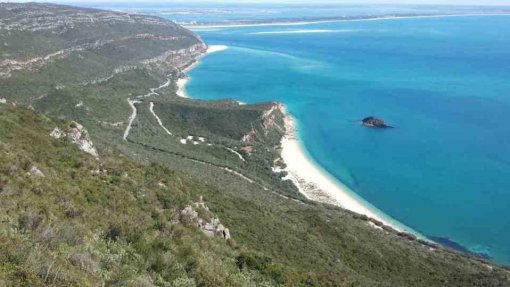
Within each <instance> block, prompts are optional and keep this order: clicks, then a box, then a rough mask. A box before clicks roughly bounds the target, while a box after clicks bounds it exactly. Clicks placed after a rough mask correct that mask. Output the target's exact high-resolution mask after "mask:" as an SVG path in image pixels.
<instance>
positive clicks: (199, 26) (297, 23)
mask: <svg viewBox="0 0 510 287" xmlns="http://www.w3.org/2000/svg"><path fill="white" fill-rule="evenodd" d="M473 16H510V14H508V13H470V14H467V13H466V14H436V15H414V16H379V17H367V18H359V19H356V18H355V19H332V20H311V21H304V20H303V21H294V22H269V23H246V24H238V23H226V24H223V23H216V24H193V25H192V24H185V23H183V24H182V25H183V26H184V27H185V28H187V29H190V30H192V31H202V30H207V29H219V28H241V27H264V26H304V25H310V24H324V23H337V22H362V21H384V20H398V19H417V18H443V17H473Z"/></svg>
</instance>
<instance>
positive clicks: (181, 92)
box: [176, 45, 228, 98]
mask: <svg viewBox="0 0 510 287" xmlns="http://www.w3.org/2000/svg"><path fill="white" fill-rule="evenodd" d="M226 49H228V46H226V45H211V46H207V51H206V52H205V53H204V54H202V56H204V55H208V54H211V53H216V52H220V51H223V50H226ZM199 61H200V59H198V60H197V61H196V62H195V63H193V64H191V65H190V66H188V67H187V68H186V69H184V70H183V71H182V76H181V77H179V78H178V79H177V83H176V84H177V91H176V94H177V96H179V97H181V98H189V97H188V95H187V94H186V84H187V83H188V81H189V79H190V78H189V76H188V75H186V73H187V72H189V71H191V70H192V69H193V68H195V67H196V66H197V65H198V63H199Z"/></svg>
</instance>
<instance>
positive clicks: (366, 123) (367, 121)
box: [361, 116, 392, 128]
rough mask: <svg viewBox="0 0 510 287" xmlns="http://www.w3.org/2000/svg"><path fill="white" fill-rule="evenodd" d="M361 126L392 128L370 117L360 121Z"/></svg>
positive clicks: (380, 120) (382, 121)
mask: <svg viewBox="0 0 510 287" xmlns="http://www.w3.org/2000/svg"><path fill="white" fill-rule="evenodd" d="M361 124H362V125H363V126H365V127H368V128H392V126H389V125H387V124H386V123H385V122H384V120H382V119H379V118H376V117H372V116H370V117H366V118H364V119H363V120H361Z"/></svg>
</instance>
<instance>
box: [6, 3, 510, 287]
mask: <svg viewBox="0 0 510 287" xmlns="http://www.w3.org/2000/svg"><path fill="white" fill-rule="evenodd" d="M62 9H63V8H62ZM0 10H1V9H0ZM66 11H67V12H66V13H71V14H72V9H71V12H69V10H66ZM58 13H63V12H62V11H60V12H58ZM0 14H1V11H0ZM0 16H1V15H0ZM140 21H142V20H140ZM97 25H100V24H97ZM172 27H173V26H172ZM173 29H174V28H171V29H169V28H168V27H166V28H161V27H160V26H159V25H148V24H140V23H138V24H133V25H131V24H129V25H125V26H124V25H110V24H108V25H100V26H97V27H95V26H92V27H91V26H84V27H80V26H78V27H77V28H76V29H74V30H71V32H68V33H67V34H64V35H66V37H63V38H62V37H60V36H58V37H57V36H55V35H54V34H51V33H50V34H44V33H34V35H28V36H27V35H26V33H22V35H16V34H15V33H2V35H0V36H1V37H2V39H3V40H5V41H7V42H9V43H11V42H13V43H18V45H21V44H19V43H23V42H24V41H34V42H33V43H31V45H26V46H23V45H21V46H20V47H23V49H25V50H23V49H21V50H16V49H11V48H5V47H2V48H1V49H6V50H2V52H3V55H6V54H13V53H14V52H15V51H23V53H26V54H27V55H29V56H33V54H34V53H38V52H41V49H42V48H40V49H32V48H31V47H37V46H38V45H42V44H41V43H44V42H51V43H52V45H50V46H49V48H48V49H50V48H51V49H60V48H62V47H65V46H66V45H70V42H72V41H75V40H76V39H89V37H99V38H104V37H117V36H118V37H120V36H125V35H133V33H135V34H136V33H147V32H150V33H153V34H162V35H173V34H172V33H175V32H178V33H179V34H182V35H184V36H185V41H181V40H179V42H178V43H167V42H165V41H156V42H154V40H147V39H136V40H133V41H134V42H130V43H129V45H128V46H126V45H125V43H124V42H123V41H118V42H117V43H115V44H111V45H109V46H104V47H102V48H101V49H99V50H87V51H81V52H76V53H73V54H71V56H70V57H68V58H65V59H62V60H59V61H55V62H51V63H49V64H48V65H46V66H44V67H43V68H41V69H38V70H37V71H32V72H27V71H20V72H16V73H14V74H13V77H12V78H9V79H2V80H0V82H1V84H2V91H0V98H7V99H8V101H9V102H10V101H17V102H18V103H21V104H25V105H32V106H33V107H34V108H35V109H36V110H38V111H41V112H43V113H45V114H47V115H49V116H50V117H51V118H54V119H57V118H58V119H61V120H77V121H79V122H80V123H82V124H84V125H85V126H86V127H87V129H88V130H89V132H90V134H91V136H92V138H93V140H94V142H95V143H96V145H97V146H98V147H99V151H100V155H101V159H102V161H104V162H105V165H106V168H107V169H108V170H109V172H108V174H107V175H105V176H101V177H97V176H93V175H91V173H90V171H91V170H95V169H96V168H97V166H98V162H97V161H95V160H93V159H91V158H90V157H88V156H86V155H83V154H82V153H81V152H79V151H77V150H76V148H75V147H73V146H70V145H68V144H65V143H64V142H62V141H54V140H51V138H49V137H48V134H49V132H50V130H51V129H52V128H53V127H54V126H55V125H57V124H55V123H51V122H50V120H48V119H47V118H45V117H42V116H37V115H34V114H33V113H32V112H30V111H26V110H23V109H14V110H10V109H8V108H6V107H5V106H0V111H1V114H0V127H1V132H0V141H1V143H2V145H1V147H2V152H1V156H2V158H1V159H2V160H1V161H0V163H1V164H2V166H1V168H2V170H1V171H0V172H1V178H2V180H3V181H7V184H5V185H4V190H6V191H3V192H2V193H0V197H2V200H0V204H2V208H1V209H0V212H2V214H1V216H2V224H1V225H0V227H1V228H2V233H1V234H2V236H3V237H2V240H1V241H0V242H1V244H2V249H1V251H0V252H2V254H5V255H6V256H5V257H1V258H2V259H3V260H4V261H0V262H1V267H0V270H1V272H2V273H1V274H2V276H3V278H4V279H3V280H7V281H5V282H11V283H13V285H16V283H14V282H16V281H15V280H21V279H23V278H26V280H29V281H30V280H31V281H30V282H40V283H41V282H42V284H51V283H54V284H56V285H69V283H70V282H75V284H76V285H87V284H93V285H96V284H97V283H98V282H103V281H106V282H107V283H109V284H118V285H125V284H127V283H128V282H131V283H130V284H134V285H136V286H139V285H143V284H146V285H149V286H150V284H158V285H162V286H164V284H163V283H165V282H166V283H169V284H171V282H174V280H184V281H186V280H188V279H187V278H193V279H194V280H195V282H196V283H197V284H199V285H204V286H217V285H224V284H231V285H248V284H250V282H251V283H253V282H256V284H257V285H260V284H262V283H263V282H265V283H267V284H274V283H277V282H279V283H283V284H285V285H331V286H338V285H347V286H348V285H354V286H360V285H361V286H378V285H380V286H445V285H447V286H504V285H505V284H509V281H508V280H509V278H508V273H507V272H506V271H503V270H502V269H500V268H498V267H493V268H494V269H493V270H491V269H490V268H489V267H487V266H486V264H485V263H484V262H482V261H479V260H475V259H473V258H471V257H468V256H465V255H461V254H458V253H456V252H452V251H449V250H445V249H442V248H438V249H434V250H430V249H429V247H427V246H425V245H423V244H419V243H418V242H416V241H412V240H411V241H410V240H408V239H406V238H403V237H401V236H398V235H397V234H395V233H393V232H385V231H384V232H383V231H379V230H376V229H374V228H373V227H370V226H369V225H368V223H367V222H366V219H365V220H364V219H363V218H361V219H360V216H357V215H354V214H352V213H350V212H347V211H345V210H341V209H339V208H334V207H330V206H325V205H321V204H316V203H313V202H309V201H306V200H305V199H304V198H303V197H302V196H301V195H300V194H299V193H297V190H296V188H295V187H293V186H292V185H291V184H290V183H289V182H285V181H281V180H280V176H278V175H275V174H273V173H272V172H271V169H270V167H271V166H272V165H273V160H274V159H275V158H276V157H277V155H278V148H279V147H278V142H279V138H280V137H281V135H282V131H281V130H280V129H279V128H278V126H281V116H282V115H281V114H278V113H276V114H275V118H276V126H273V127H272V128H269V129H266V128H264V122H263V119H262V114H263V112H264V111H266V110H268V109H269V107H270V105H269V104H261V105H250V106H239V105H237V104H236V103H234V102H231V101H218V102H203V101H192V100H186V99H181V98H177V97H176V96H175V85H174V83H173V84H172V85H170V86H169V87H167V88H164V89H161V90H160V91H158V93H159V95H156V96H153V97H151V98H147V99H143V100H142V103H140V104H137V105H136V106H137V110H138V117H137V118H136V120H135V121H134V124H133V128H132V131H131V134H130V136H129V141H123V140H122V134H123V131H124V128H125V125H126V122H127V118H128V116H129V115H130V114H131V109H130V107H129V105H128V103H127V98H133V97H135V96H137V95H143V94H146V93H148V92H149V89H150V88H154V87H157V86H159V85H161V84H162V83H164V82H165V81H166V79H167V76H168V75H167V74H166V73H165V72H164V71H161V70H158V69H149V68H147V67H139V68H137V69H134V70H130V71H126V72H122V73H119V74H117V75H115V76H114V77H112V78H111V79H109V80H108V81H105V82H101V83H95V84H88V85H83V84H81V83H82V82H84V81H85V82H86V81H92V80H94V79H97V78H98V77H99V78H101V77H104V76H106V75H108V74H109V73H111V71H112V69H114V68H117V67H119V66H123V65H131V64H133V63H135V62H136V61H133V59H132V58H131V57H133V56H135V55H143V57H149V56H150V57H152V56H155V55H158V53H161V51H162V50H161V47H164V48H165V49H175V48H182V47H187V46H189V45H190V44H194V43H196V41H197V39H196V38H194V37H192V36H190V35H191V34H188V32H185V30H181V29H179V28H175V30H173ZM103 33H104V34H103ZM7 34H8V35H7ZM57 35H61V34H57ZM31 36H36V37H34V38H31ZM55 37H57V39H55ZM71 39H74V40H72V41H71ZM186 39H187V40H186ZM162 45H163V46H162ZM172 45H174V46H172ZM175 45H177V46H175ZM43 46H44V45H43ZM9 49H10V50H9ZM6 51H7V52H6ZM51 51H53V50H50V51H49V52H51ZM43 52H45V53H46V52H48V51H43ZM138 52H139V53H140V54H138ZM11 56H12V55H11ZM137 59H138V58H137ZM135 60H136V59H135ZM167 72H168V71H167ZM170 77H171V78H172V79H175V78H173V77H175V74H173V72H171V73H170ZM57 85H61V87H59V88H58V89H57V88H56V86H57ZM62 86H63V87H62ZM150 101H152V102H154V104H155V108H154V110H155V112H156V113H157V114H158V115H159V116H160V118H161V120H162V122H163V123H164V125H165V126H166V127H167V128H168V129H169V130H171V131H172V132H173V133H174V136H169V135H167V134H165V133H164V132H163V130H162V129H161V127H159V125H158V124H157V122H156V121H155V118H154V117H153V116H152V115H151V114H150V112H149V110H148V107H149V102H150ZM80 102H82V103H83V105H82V106H79V107H77V106H76V105H77V104H78V103H80ZM105 122H108V123H117V122H123V123H121V124H120V125H119V126H112V125H110V124H108V123H105ZM59 125H65V124H64V123H62V122H61V123H59ZM251 128H254V129H255V130H256V131H257V135H258V137H257V140H256V141H254V142H251V143H242V142H241V141H240V136H241V135H244V134H247V133H248V132H250V130H251ZM188 135H194V136H205V137H206V138H207V142H208V143H212V144H214V146H211V147H208V146H206V145H197V146H194V145H191V144H187V145H182V144H180V143H179V139H180V138H183V137H186V136H188ZM32 146H33V147H32ZM246 146H250V147H251V148H252V149H253V151H252V152H251V153H246V152H243V151H242V150H241V148H242V147H246ZM224 147H229V148H232V149H234V150H236V151H238V152H240V153H241V154H242V155H243V157H244V158H245V159H246V161H244V162H243V161H240V160H239V158H238V157H237V156H236V155H235V154H233V153H231V152H229V151H228V150H226V149H225V148H224ZM123 155H128V157H125V156H123ZM133 159H134V160H133ZM197 161H198V162H197ZM31 162H34V163H35V164H37V166H38V167H40V168H41V170H43V172H45V174H47V176H46V178H44V180H42V179H33V178H31V177H27V176H25V173H26V171H24V170H23V168H29V165H30V163H31ZM135 162H138V163H135ZM12 165H19V166H20V168H18V170H17V171H16V172H14V173H13V172H11V171H9V170H10V167H11V166H12ZM224 167H228V168H229V169H231V170H235V171H238V172H241V173H242V174H244V175H245V176H247V177H249V178H250V179H252V180H253V181H254V182H253V183H250V182H248V181H246V180H245V179H243V178H241V177H239V176H237V175H234V174H232V173H229V172H227V171H225V170H224V169H222V168H224ZM124 174H127V175H128V177H124V176H123V175H124ZM50 175H51V176H50ZM162 180H164V181H165V182H167V186H168V189H162V188H161V187H159V186H158V183H159V182H160V181H162ZM199 196H204V197H205V200H206V202H207V203H208V205H209V206H210V207H211V210H212V211H213V212H215V213H216V214H217V215H219V216H220V218H221V220H222V222H224V223H226V225H227V226H228V227H229V228H230V229H231V232H232V235H233V240H230V241H229V243H228V244H225V243H224V242H222V241H219V240H216V239H213V240H211V239H206V238H205V237H204V236H202V235H201V234H200V232H198V231H196V230H193V228H188V227H185V226H183V225H182V224H172V223H171V222H172V218H174V217H175V216H176V214H177V213H178V210H180V209H182V207H183V206H184V205H185V204H187V203H189V202H191V201H196V200H197V198H198V197H199ZM69 202H70V203H71V204H68V203H69ZM169 203H170V204H169ZM73 206H74V207H73ZM4 207H5V208H4ZM68 209H70V210H68ZM74 209H77V210H78V211H77V212H75V211H76V210H75V211H73V210H74ZM69 226H73V228H70V227H69ZM112 230H113V231H114V233H115V234H119V235H118V236H113V237H112V236H108V234H110V235H111V233H112V232H111V231H112ZM132 233H135V234H132ZM40 234H49V235H51V236H49V235H48V236H49V237H48V238H46V237H45V236H46V235H44V236H41V235H40ZM137 234H138V235H137ZM140 234H141V235H140ZM133 238H134V239H133ZM46 241H48V242H46ZM160 241H163V243H160ZM169 246H170V247H171V248H170V247H169ZM75 254H78V255H75ZM162 254H163V255H162ZM165 254H166V255H165ZM76 257H78V258H82V259H79V260H78V259H76ZM73 258H74V259H73ZM2 259H0V260H2ZM218 260H219V262H221V263H218ZM85 261H86V262H88V263H86V264H85V263H83V262H85ZM52 262H53V263H52ZM197 262H198V263H197ZM236 263H237V264H236ZM84 264H85V265H87V266H88V267H87V266H85V267H84ZM154 264H155V265H154ZM89 265H90V266H89ZM153 265H154V266H155V267H154V268H152V267H151V266H153ZM50 266H51V267H50ZM239 268H240V269H241V270H239ZM491 268H492V267H491ZM176 270H177V271H176ZM57 271H58V272H57ZM217 273H219V275H218V274H217ZM179 278H180V279H179ZM133 280H134V281H133ZM136 280H138V281H136ZM175 282H177V281H175ZM1 283H2V281H0V285H1ZM176 284H177V283H176Z"/></svg>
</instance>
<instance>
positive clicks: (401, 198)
mask: <svg viewBox="0 0 510 287" xmlns="http://www.w3.org/2000/svg"><path fill="white" fill-rule="evenodd" d="M508 27H510V17H506V16H490V17H489V16H475V17H448V18H427V19H426V18H422V19H399V20H383V21H353V22H339V23H328V24H313V25H305V26H270V27H245V28H228V29H211V30H204V31H197V32H198V33H199V34H200V35H201V36H202V38H203V39H204V40H205V41H206V42H207V43H208V44H225V45H228V46H230V48H229V49H228V50H225V51H222V52H218V53H215V54H211V55H209V56H207V57H205V58H203V59H202V61H201V63H200V65H199V66H198V67H197V68H195V69H194V70H192V71H191V72H190V76H191V81H190V82H189V84H188V86H187V93H188V94H189V95H190V96H191V97H193V98H201V99H218V98H226V97H228V98H234V99H236V100H240V101H243V102H248V103H254V102H260V101H281V102H284V103H285V104H286V105H287V107H288V109H289V111H290V112H291V113H292V114H293V115H294V116H295V117H296V118H297V119H298V120H299V123H300V136H301V139H302V140H303V142H304V145H305V146H306V148H307V150H308V151H309V152H310V154H311V156H312V157H313V158H314V159H315V160H316V161H317V162H318V163H320V164H321V165H322V166H323V167H324V168H325V169H326V170H328V171H329V172H330V173H331V174H332V175H334V176H335V177H336V178H338V179H339V180H340V181H342V182H343V183H345V184H346V185H347V186H349V187H350V188H351V189H352V190H353V191H355V192H356V193H357V194H358V195H360V196H361V197H363V198H364V199H365V200H367V201H368V202H370V203H371V204H373V205H374V206H376V207H377V208H379V209H380V210H382V211H384V212H385V213H387V214H388V215H390V216H392V217H393V218H395V219H397V220H398V221H400V222H402V223H404V224H406V225H407V226H409V227H411V228H413V229H415V230H417V231H418V232H420V233H422V234H425V235H427V236H439V237H446V238H450V239H451V240H452V241H455V242H457V243H459V244H461V245H462V246H464V247H466V248H468V249H469V250H471V251H473V252H481V253H485V254H488V255H489V256H491V257H492V258H494V259H495V260H496V261H498V262H502V263H510V244H509V242H510V217H509V216H508V207H509V206H510V125H509V124H508V121H507V117H508V116H509V115H510V29H508ZM297 30H328V31H322V33H297V32H296V31H297ZM286 31H287V32H286ZM288 31H293V32H292V33H288ZM260 32H263V33H260ZM267 32H277V33H267ZM301 32H302V31H301ZM369 115H374V116H378V117H382V118H384V119H385V120H386V121H387V122H389V123H390V124H391V125H394V126H396V128H395V129H389V130H373V129H367V128H363V127H361V126H360V125H359V124H358V122H357V121H359V120H360V119H362V118H364V117H365V116H369Z"/></svg>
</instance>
